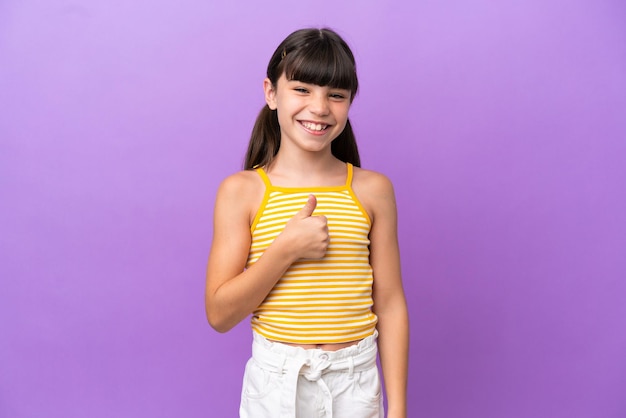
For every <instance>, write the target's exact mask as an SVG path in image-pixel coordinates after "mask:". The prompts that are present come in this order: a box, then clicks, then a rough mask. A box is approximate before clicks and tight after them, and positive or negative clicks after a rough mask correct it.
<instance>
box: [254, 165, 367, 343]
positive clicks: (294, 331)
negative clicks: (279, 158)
mask: <svg viewBox="0 0 626 418" xmlns="http://www.w3.org/2000/svg"><path fill="white" fill-rule="evenodd" d="M256 171H257V172H258V173H259V175H260V176H261V178H262V179H263V182H264V183H265V196H264V198H263V202H262V204H261V207H260V208H259V210H258V212H257V214H256V216H255V219H254V221H253V223H252V226H251V233H252V243H251V246H250V254H249V256H248V261H247V265H246V267H250V266H252V265H253V264H254V263H255V262H256V261H257V260H258V259H259V258H260V257H261V255H263V252H264V251H265V249H267V248H268V247H269V245H270V244H271V243H272V242H273V241H274V239H275V238H276V237H277V236H278V234H280V232H281V231H282V230H283V228H284V227H285V224H286V223H287V221H288V220H289V219H291V218H292V217H293V216H294V215H295V214H296V213H297V212H298V211H299V210H300V209H302V207H303V206H304V204H305V203H306V202H307V200H308V197H309V195H310V194H314V195H315V197H316V198H317V206H316V208H315V211H314V212H313V216H316V215H324V216H326V218H327V219H328V230H329V235H330V243H329V245H328V249H327V251H326V255H325V256H324V257H323V258H322V259H300V260H298V261H296V262H295V263H293V264H292V265H291V266H290V267H289V269H288V270H287V271H286V272H285V274H284V275H283V277H281V278H280V280H279V281H278V282H277V283H276V285H275V286H274V288H273V289H272V291H271V292H270V293H269V294H268V295H267V297H266V298H265V300H264V301H263V302H262V303H261V305H260V306H259V307H258V308H257V309H256V310H255V311H254V312H253V313H252V320H251V324H252V329H253V330H254V331H256V332H258V333H259V334H261V335H263V336H264V337H266V338H268V339H271V340H276V341H282V342H290V343H299V344H321V343H325V344H330V343H340V342H348V341H355V340H360V339H363V338H365V337H367V336H369V335H372V334H373V333H374V329H375V327H376V322H377V317H376V315H375V314H374V313H373V312H372V305H373V300H372V283H373V274H372V267H371V266H370V264H369V243H370V241H369V232H370V227H371V222H370V219H369V216H368V215H367V212H366V211H365V209H364V208H363V206H362V205H361V203H359V201H358V199H357V198H356V196H355V194H354V192H353V191H352V172H353V168H352V165H351V164H347V172H348V174H347V180H346V183H345V184H344V185H342V186H334V187H307V188H296V187H278V186H273V185H272V184H271V182H270V180H269V178H268V176H267V174H266V173H265V171H263V169H261V168H257V169H256Z"/></svg>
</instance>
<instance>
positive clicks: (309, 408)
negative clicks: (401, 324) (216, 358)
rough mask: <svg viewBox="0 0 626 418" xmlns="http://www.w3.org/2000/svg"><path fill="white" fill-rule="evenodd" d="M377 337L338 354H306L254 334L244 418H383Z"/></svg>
mask: <svg viewBox="0 0 626 418" xmlns="http://www.w3.org/2000/svg"><path fill="white" fill-rule="evenodd" d="M377 335H378V333H377V332H376V333H375V334H374V335H372V336H369V337H367V338H365V339H363V340H362V341H360V342H359V343H358V344H356V345H353V346H350V347H347V348H343V349H341V350H337V351H323V350H320V349H310V350H305V349H303V348H300V347H292V346H289V345H286V344H281V343H277V342H272V341H269V340H267V339H266V338H264V337H263V336H261V335H259V334H257V333H254V340H253V343H252V358H251V359H250V360H249V361H248V363H247V364H246V372H245V375H244V379H243V388H242V391H241V405H240V408H239V416H240V417H241V418H296V417H297V418H312V417H315V418H319V417H325V418H331V417H332V418H344V417H345V418H382V417H383V416H384V415H383V414H384V411H383V397H382V391H381V384H380V377H379V374H378V367H377V364H376V355H377V352H378V347H377V345H376V337H377Z"/></svg>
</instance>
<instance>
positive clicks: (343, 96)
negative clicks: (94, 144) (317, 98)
mask: <svg viewBox="0 0 626 418" xmlns="http://www.w3.org/2000/svg"><path fill="white" fill-rule="evenodd" d="M328 96H329V97H330V98H331V99H333V100H335V101H344V100H347V99H348V97H349V94H348V93H342V92H332V93H330V94H329V95H328Z"/></svg>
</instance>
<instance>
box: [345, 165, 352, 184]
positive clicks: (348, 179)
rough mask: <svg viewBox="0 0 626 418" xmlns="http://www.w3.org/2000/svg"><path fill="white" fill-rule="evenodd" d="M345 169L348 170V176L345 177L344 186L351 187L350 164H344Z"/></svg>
mask: <svg viewBox="0 0 626 418" xmlns="http://www.w3.org/2000/svg"><path fill="white" fill-rule="evenodd" d="M346 168H347V169H348V175H347V176H346V186H347V187H352V171H353V170H352V164H350V163H346Z"/></svg>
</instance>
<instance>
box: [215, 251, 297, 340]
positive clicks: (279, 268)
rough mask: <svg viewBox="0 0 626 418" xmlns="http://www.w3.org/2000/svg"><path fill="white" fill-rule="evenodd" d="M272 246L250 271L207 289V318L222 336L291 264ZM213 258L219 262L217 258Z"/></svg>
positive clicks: (288, 256)
mask: <svg viewBox="0 0 626 418" xmlns="http://www.w3.org/2000/svg"><path fill="white" fill-rule="evenodd" d="M275 244H276V243H275ZM275 244H272V245H270V247H268V249H267V250H266V251H265V253H264V254H263V255H262V256H261V257H260V258H259V259H258V260H257V261H256V263H254V264H253V265H252V266H251V267H250V268H248V269H246V270H244V271H242V272H241V273H239V274H237V275H235V276H234V277H232V278H230V279H228V280H225V281H223V282H222V284H221V285H220V286H219V287H217V288H216V289H215V290H211V289H207V297H206V310H207V318H208V320H209V323H210V324H211V326H212V327H213V328H215V329H216V330H217V331H219V332H226V331H228V330H230V329H231V328H233V327H234V326H235V325H237V324H238V323H239V322H241V321H242V320H244V319H245V318H246V317H247V316H248V315H249V314H250V313H251V312H252V311H254V310H255V309H256V308H257V307H258V306H259V305H260V304H261V302H263V300H264V299H265V297H266V296H267V295H268V293H269V292H270V291H271V290H272V288H273V287H274V285H275V284H276V282H278V280H279V279H280V278H281V277H282V276H283V274H284V273H285V271H287V269H288V268H289V266H290V265H291V264H292V263H293V262H294V261H295V259H294V257H293V256H292V255H291V254H290V252H289V251H287V250H286V249H285V248H284V247H283V246H281V245H280V244H276V245H275ZM216 258H217V259H218V260H219V258H220V257H216ZM216 262H217V263H219V261H216ZM209 274H211V267H209Z"/></svg>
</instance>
